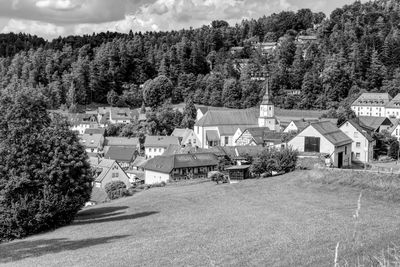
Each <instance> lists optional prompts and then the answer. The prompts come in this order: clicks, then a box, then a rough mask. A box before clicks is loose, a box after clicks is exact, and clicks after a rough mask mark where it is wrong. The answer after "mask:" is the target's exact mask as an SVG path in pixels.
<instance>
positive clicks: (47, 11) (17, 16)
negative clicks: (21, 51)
mask: <svg viewBox="0 0 400 267" xmlns="http://www.w3.org/2000/svg"><path fill="white" fill-rule="evenodd" d="M352 2H354V0H335V1H332V0H0V32H2V33H8V32H24V33H30V34H36V35H38V36H41V37H44V38H46V39H52V38H56V37H58V36H68V35H82V34H91V33H93V32H102V31H118V32H129V30H131V29H132V30H133V31H134V32H136V31H158V30H179V29H182V28H189V27H194V28H195V27H199V26H202V25H209V24H210V22H211V21H213V20H226V21H228V22H229V23H230V24H231V25H234V24H235V23H237V22H240V21H241V20H242V19H246V18H259V17H261V16H263V15H270V14H272V13H274V12H280V11H283V10H293V11H296V10H298V9H300V8H310V9H311V10H313V11H314V12H316V11H322V12H324V13H325V14H327V15H329V14H330V12H331V11H332V10H334V9H335V8H337V7H341V6H343V5H345V4H351V3H352Z"/></svg>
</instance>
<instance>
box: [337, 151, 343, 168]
mask: <svg viewBox="0 0 400 267" xmlns="http://www.w3.org/2000/svg"><path fill="white" fill-rule="evenodd" d="M342 166H343V152H339V154H338V168H342Z"/></svg>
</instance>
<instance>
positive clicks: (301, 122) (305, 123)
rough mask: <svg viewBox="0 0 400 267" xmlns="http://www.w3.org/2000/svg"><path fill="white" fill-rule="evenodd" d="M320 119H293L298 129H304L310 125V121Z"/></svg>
mask: <svg viewBox="0 0 400 267" xmlns="http://www.w3.org/2000/svg"><path fill="white" fill-rule="evenodd" d="M317 121H318V120H310V121H306V120H304V119H303V120H296V121H293V123H294V125H296V127H297V129H298V130H300V131H301V130H303V129H304V128H306V127H307V126H308V125H310V123H312V122H317Z"/></svg>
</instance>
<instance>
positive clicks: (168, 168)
mask: <svg viewBox="0 0 400 267" xmlns="http://www.w3.org/2000/svg"><path fill="white" fill-rule="evenodd" d="M217 165H218V158H217V156H216V155H215V154H212V153H198V154H178V155H171V156H159V157H154V158H151V159H149V160H148V161H147V163H146V164H145V166H144V181H145V184H157V183H161V182H165V183H166V182H168V181H170V180H180V179H187V178H206V177H207V174H208V172H210V171H214V170H215V169H216V167H217Z"/></svg>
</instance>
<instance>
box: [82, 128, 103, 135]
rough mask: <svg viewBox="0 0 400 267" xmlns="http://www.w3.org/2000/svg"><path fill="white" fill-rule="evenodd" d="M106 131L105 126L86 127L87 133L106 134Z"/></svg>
mask: <svg viewBox="0 0 400 267" xmlns="http://www.w3.org/2000/svg"><path fill="white" fill-rule="evenodd" d="M105 131H106V129H105V128H87V129H85V134H101V135H104V132H105Z"/></svg>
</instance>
